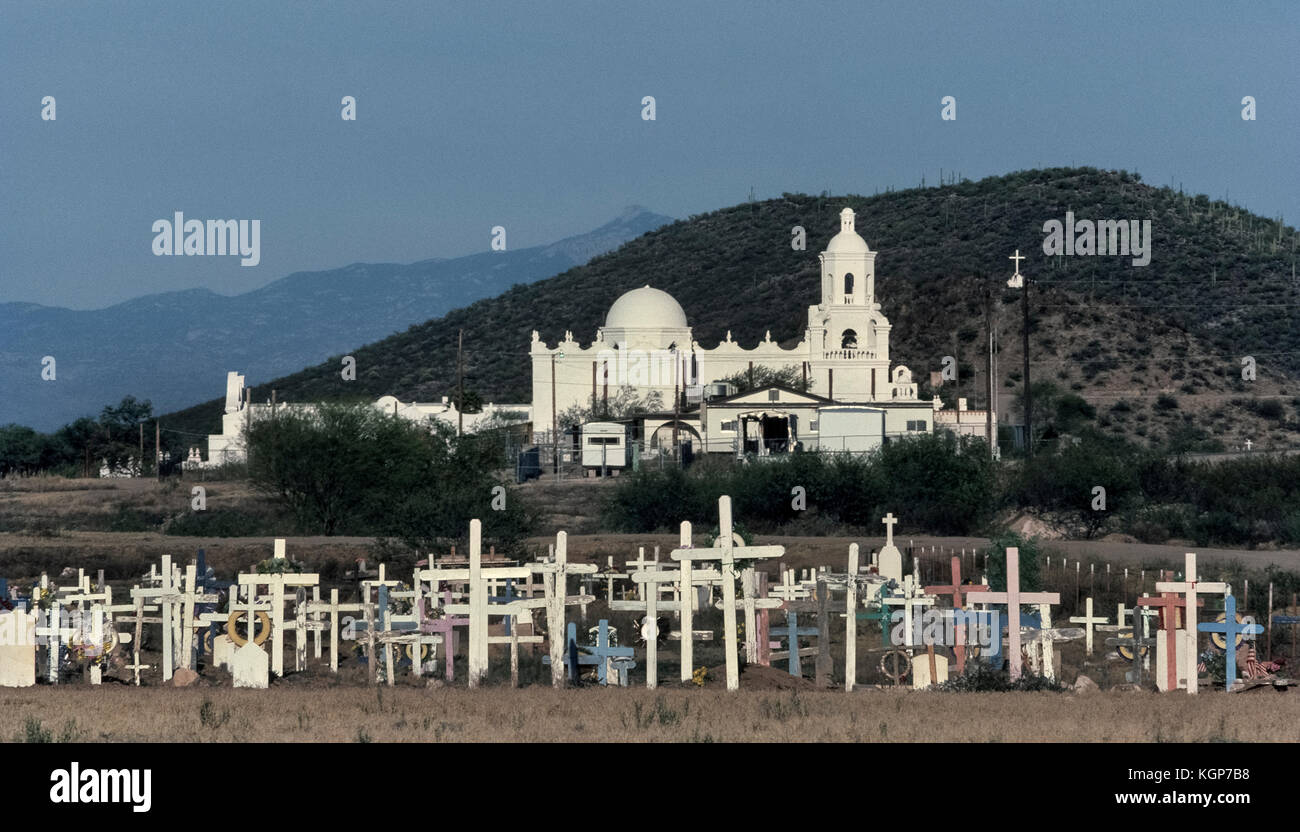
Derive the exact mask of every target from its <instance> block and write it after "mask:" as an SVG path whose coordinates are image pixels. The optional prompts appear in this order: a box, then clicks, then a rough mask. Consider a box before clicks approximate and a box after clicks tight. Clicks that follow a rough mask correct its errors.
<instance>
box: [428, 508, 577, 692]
mask: <svg viewBox="0 0 1300 832" xmlns="http://www.w3.org/2000/svg"><path fill="white" fill-rule="evenodd" d="M570 568H571V569H572V570H573V571H581V570H580V568H579V567H570ZM592 569H594V567H592ZM534 571H543V570H542V569H539V568H538V566H537V565H524V566H496V567H489V568H484V567H483V523H482V521H480V520H478V519H474V520H471V521H470V524H469V568H467V569H444V568H441V567H437V568H434V569H424V570H420V571H418V572H416V580H417V581H427V582H429V583H431V584H433V585H434V586H437V583H438V582H439V581H462V582H466V583H468V585H469V603H468V604H451V605H447V606H445V607H444V608H443V609H444V611H445V612H446V613H447V614H448V615H453V614H454V615H468V617H469V634H468V636H469V646H468V660H469V680H468V682H469V686H470V687H471V688H476V687H478V686H479V684H481V683H482V681H483V680H484V679H485V678H486V677H487V672H488V646H489V645H490V644H500V643H509V644H510V645H511V650H510V663H511V682H512V684H513V683H514V682H515V681H516V679H517V672H518V657H519V645H520V644H522V643H532V644H539V643H541V641H542V637H541V636H538V635H532V636H521V635H519V628H518V627H513V626H512V627H511V628H510V631H511V635H509V636H491V635H489V634H488V624H489V620H490V616H493V615H497V616H501V615H506V616H511V617H517V616H519V615H521V614H522V613H523V612H524V611H526V610H528V609H532V608H537V607H547V606H548V602H550V601H551V600H552V599H551V598H550V597H549V593H548V596H547V597H545V598H530V599H523V598H521V599H519V600H515V601H511V602H510V603H508V604H492V603H490V602H489V600H488V582H489V581H491V580H493V579H505V578H512V579H515V580H521V579H523V578H526V577H528V575H529V574H530V573H531V572H534ZM561 597H562V595H561ZM575 603H576V602H575ZM562 617H563V601H561V619H562ZM560 629H561V632H563V621H562V620H561V627H560ZM551 635H552V637H554V636H555V633H554V632H552V634H551ZM559 638H560V639H563V636H562V635H561V636H560V637H559ZM561 670H562V668H561Z"/></svg>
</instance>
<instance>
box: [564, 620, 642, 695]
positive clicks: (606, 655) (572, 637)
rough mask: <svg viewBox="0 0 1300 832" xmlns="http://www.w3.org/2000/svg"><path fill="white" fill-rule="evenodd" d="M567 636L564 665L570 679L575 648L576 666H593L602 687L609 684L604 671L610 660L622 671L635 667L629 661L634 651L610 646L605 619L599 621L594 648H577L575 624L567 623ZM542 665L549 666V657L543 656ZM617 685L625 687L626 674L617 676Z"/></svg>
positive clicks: (634, 663) (607, 624)
mask: <svg viewBox="0 0 1300 832" xmlns="http://www.w3.org/2000/svg"><path fill="white" fill-rule="evenodd" d="M567 636H568V645H569V650H568V654H567V655H566V656H565V657H564V664H565V665H566V666H567V667H568V668H569V674H570V678H573V673H574V667H573V658H572V657H573V653H574V649H575V647H576V649H577V651H578V653H579V656H578V664H579V665H588V666H590V665H595V667H596V680H597V681H598V682H600V684H602V685H605V684H608V683H609V679H608V677H607V675H606V671H607V669H608V667H609V662H610V660H611V659H612V660H616V661H618V663H619V665H620V667H621V668H622V669H624V670H631V669H632V668H634V667H636V662H633V661H630V659H631V657H632V655H633V654H634V653H635V652H636V651H634V650H633V649H632V648H631V647H614V646H612V645H610V643H609V621H608V620H607V619H604V618H602V619H600V625H599V627H598V629H597V631H596V644H595V645H594V646H590V647H579V646H577V643H578V625H577V624H576V623H575V622H572V621H570V622H569V628H568V633H567ZM542 663H543V664H550V663H551V657H550V656H543V657H542ZM619 684H621V685H623V686H624V687H626V686H627V674H626V673H620V674H619Z"/></svg>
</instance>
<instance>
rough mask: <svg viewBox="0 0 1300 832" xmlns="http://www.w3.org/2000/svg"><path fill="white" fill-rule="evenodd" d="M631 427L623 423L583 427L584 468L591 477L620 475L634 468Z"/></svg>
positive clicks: (593, 424) (599, 423) (590, 423)
mask: <svg viewBox="0 0 1300 832" xmlns="http://www.w3.org/2000/svg"><path fill="white" fill-rule="evenodd" d="M630 434H631V427H630V426H629V425H625V424H623V423H621V422H588V423H587V424H585V425H583V426H582V467H583V469H584V470H585V471H586V474H587V476H589V477H598V476H605V475H608V474H613V475H615V476H617V475H618V473H619V472H620V471H623V470H626V469H627V468H630V467H631V466H632V456H631V451H632V443H631V441H630V439H629V436H630Z"/></svg>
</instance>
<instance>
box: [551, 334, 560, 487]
mask: <svg viewBox="0 0 1300 832" xmlns="http://www.w3.org/2000/svg"><path fill="white" fill-rule="evenodd" d="M551 455H552V460H551V473H552V474H553V475H555V476H559V473H560V422H559V420H558V419H557V418H556V417H555V353H551Z"/></svg>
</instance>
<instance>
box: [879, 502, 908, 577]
mask: <svg viewBox="0 0 1300 832" xmlns="http://www.w3.org/2000/svg"><path fill="white" fill-rule="evenodd" d="M880 522H882V523H884V524H885V530H886V531H885V546H884V548H883V549H881V550H880V555H879V564H880V574H881V575H882V576H884V577H885V578H886V579H889V578H892V579H893V580H895V581H898V582H900V583H901V582H902V580H903V553H902V552H900V551H898V547H897V546H895V545H894V524H895V523H897V522H898V518H897V517H895V516H894V513H893V512H890V513H889V514H887V515H885V516H884V517H882V518H880Z"/></svg>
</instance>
